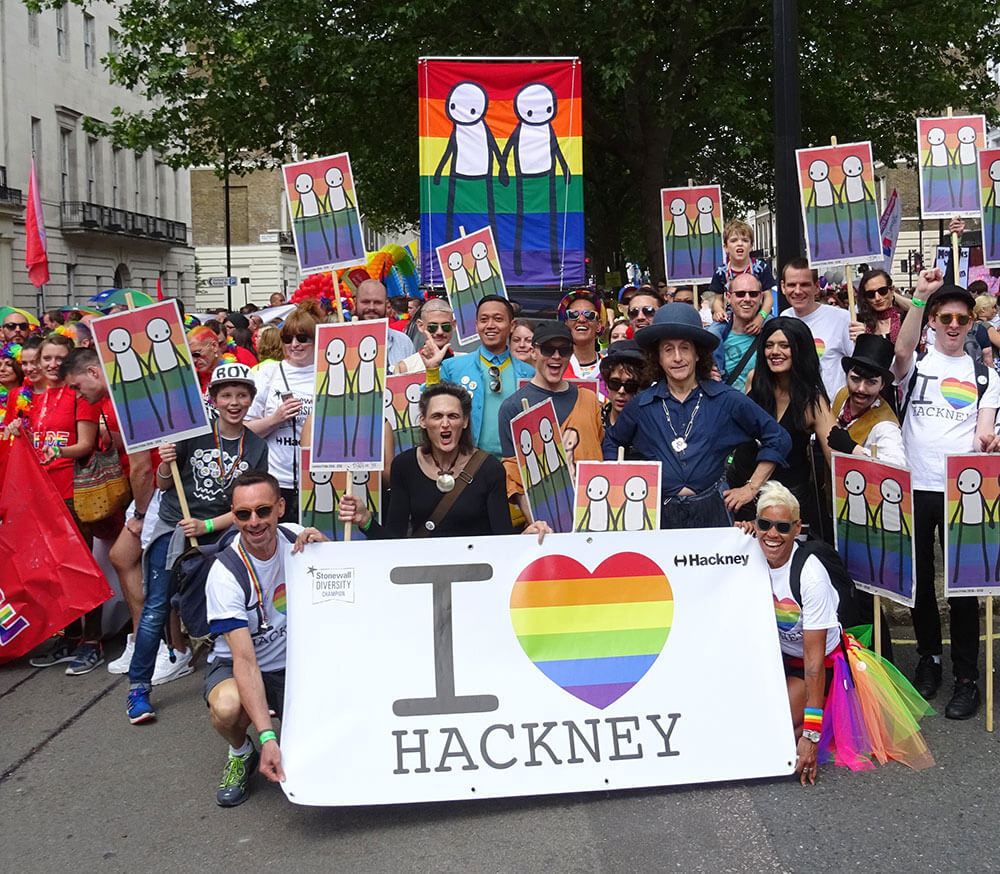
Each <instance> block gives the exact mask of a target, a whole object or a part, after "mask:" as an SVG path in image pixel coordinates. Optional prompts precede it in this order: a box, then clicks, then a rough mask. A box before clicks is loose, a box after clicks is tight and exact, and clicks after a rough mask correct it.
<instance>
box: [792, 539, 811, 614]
mask: <svg viewBox="0 0 1000 874" xmlns="http://www.w3.org/2000/svg"><path fill="white" fill-rule="evenodd" d="M814 552H815V550H814V549H813V547H811V546H809V544H808V543H800V544H798V548H797V549H796V550H795V553H794V554H793V555H792V566H791V567H790V568H789V569H788V588H790V589H791V590H792V598H793V599H794V600H795V603H796V604H798V605H799V608H801V607H802V565H804V564H805V563H806V559H807V558H809V556H811V555H813V554H814Z"/></svg>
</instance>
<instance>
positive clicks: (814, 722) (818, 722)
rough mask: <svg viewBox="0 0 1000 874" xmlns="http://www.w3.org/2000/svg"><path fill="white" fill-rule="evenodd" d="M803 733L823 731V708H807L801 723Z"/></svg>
mask: <svg viewBox="0 0 1000 874" xmlns="http://www.w3.org/2000/svg"><path fill="white" fill-rule="evenodd" d="M802 729H803V731H822V730H823V708H822V707H807V708H806V715H805V719H804V720H803V721H802Z"/></svg>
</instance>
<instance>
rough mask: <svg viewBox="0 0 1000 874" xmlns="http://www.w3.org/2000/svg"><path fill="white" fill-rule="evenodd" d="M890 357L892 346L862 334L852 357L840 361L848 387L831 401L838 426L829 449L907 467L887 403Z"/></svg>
mask: <svg viewBox="0 0 1000 874" xmlns="http://www.w3.org/2000/svg"><path fill="white" fill-rule="evenodd" d="M893 355H894V349H893V345H892V343H890V342H889V341H888V340H887V339H886V338H885V337H881V336H879V335H878V334H862V335H861V336H860V337H858V339H857V342H856V343H855V344H854V354H853V355H849V356H848V357H846V358H842V359H841V361H840V365H841V367H843V368H844V373H845V374H846V375H847V385H846V386H844V387H843V388H842V389H841V390H840V391H838V392H837V396H836V397H835V398H834V399H833V404H832V408H833V415H834V417H835V418H836V420H837V424H836V425H835V426H834V427H833V428H832V429H831V430H830V436H829V437H828V438H827V443H828V444H829V446H830V448H831V449H833V450H835V451H837V452H843V453H845V454H847V455H865V456H868V457H872V455H875V456H876V457H877V458H878V460H879V461H885V462H888V463H889V464H899V465H905V464H906V455H905V453H904V452H903V434H902V432H901V431H900V428H899V421H898V420H897V419H896V414H895V413H894V412H893V410H892V405H891V403H890V401H889V398H890V397H891V396H892V392H894V391H895V387H894V385H893V382H894V380H893V376H892V371H891V370H890V369H889V368H890V367H891V366H892V359H893ZM873 447H874V448H875V452H874V453H873V451H872V450H873Z"/></svg>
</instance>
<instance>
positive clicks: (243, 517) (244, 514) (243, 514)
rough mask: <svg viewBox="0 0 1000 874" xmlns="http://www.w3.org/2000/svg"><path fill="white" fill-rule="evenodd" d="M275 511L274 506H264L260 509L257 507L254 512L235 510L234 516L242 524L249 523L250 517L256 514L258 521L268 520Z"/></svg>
mask: <svg viewBox="0 0 1000 874" xmlns="http://www.w3.org/2000/svg"><path fill="white" fill-rule="evenodd" d="M273 510H274V504H263V505H261V506H260V507H255V508H254V509H252V510H233V515H234V516H235V517H236V518H237V519H239V520H240V522H249V521H250V517H251V516H252V515H253V514H254V513H256V514H257V518H258V519H266V518H267V517H268V516H270V515H271V512H272V511H273Z"/></svg>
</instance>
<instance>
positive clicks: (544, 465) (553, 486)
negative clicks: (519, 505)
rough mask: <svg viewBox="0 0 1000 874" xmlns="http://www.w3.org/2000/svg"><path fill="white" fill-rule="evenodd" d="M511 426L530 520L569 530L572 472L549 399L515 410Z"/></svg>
mask: <svg viewBox="0 0 1000 874" xmlns="http://www.w3.org/2000/svg"><path fill="white" fill-rule="evenodd" d="M510 430H511V436H512V437H513V440H514V453H515V455H516V456H517V466H518V468H519V469H520V471H521V484H522V485H523V487H524V494H525V497H526V498H527V499H528V508H529V509H530V510H531V519H532V521H533V522H538V521H539V520H542V519H544V520H545V521H546V522H548V523H549V525H550V526H551V528H552V530H553V531H572V530H573V475H572V474H571V473H570V468H569V463H568V461H567V459H566V449H565V447H564V446H563V437H562V431H561V429H560V428H559V418H558V417H557V416H556V409H555V407H554V406H553V405H552V401H550V400H545V401H542V403H540V404H535V406H533V407H531V408H530V409H527V410H525V411H524V412H523V413H518V414H517V415H516V416H514V418H513V419H511V420H510Z"/></svg>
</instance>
